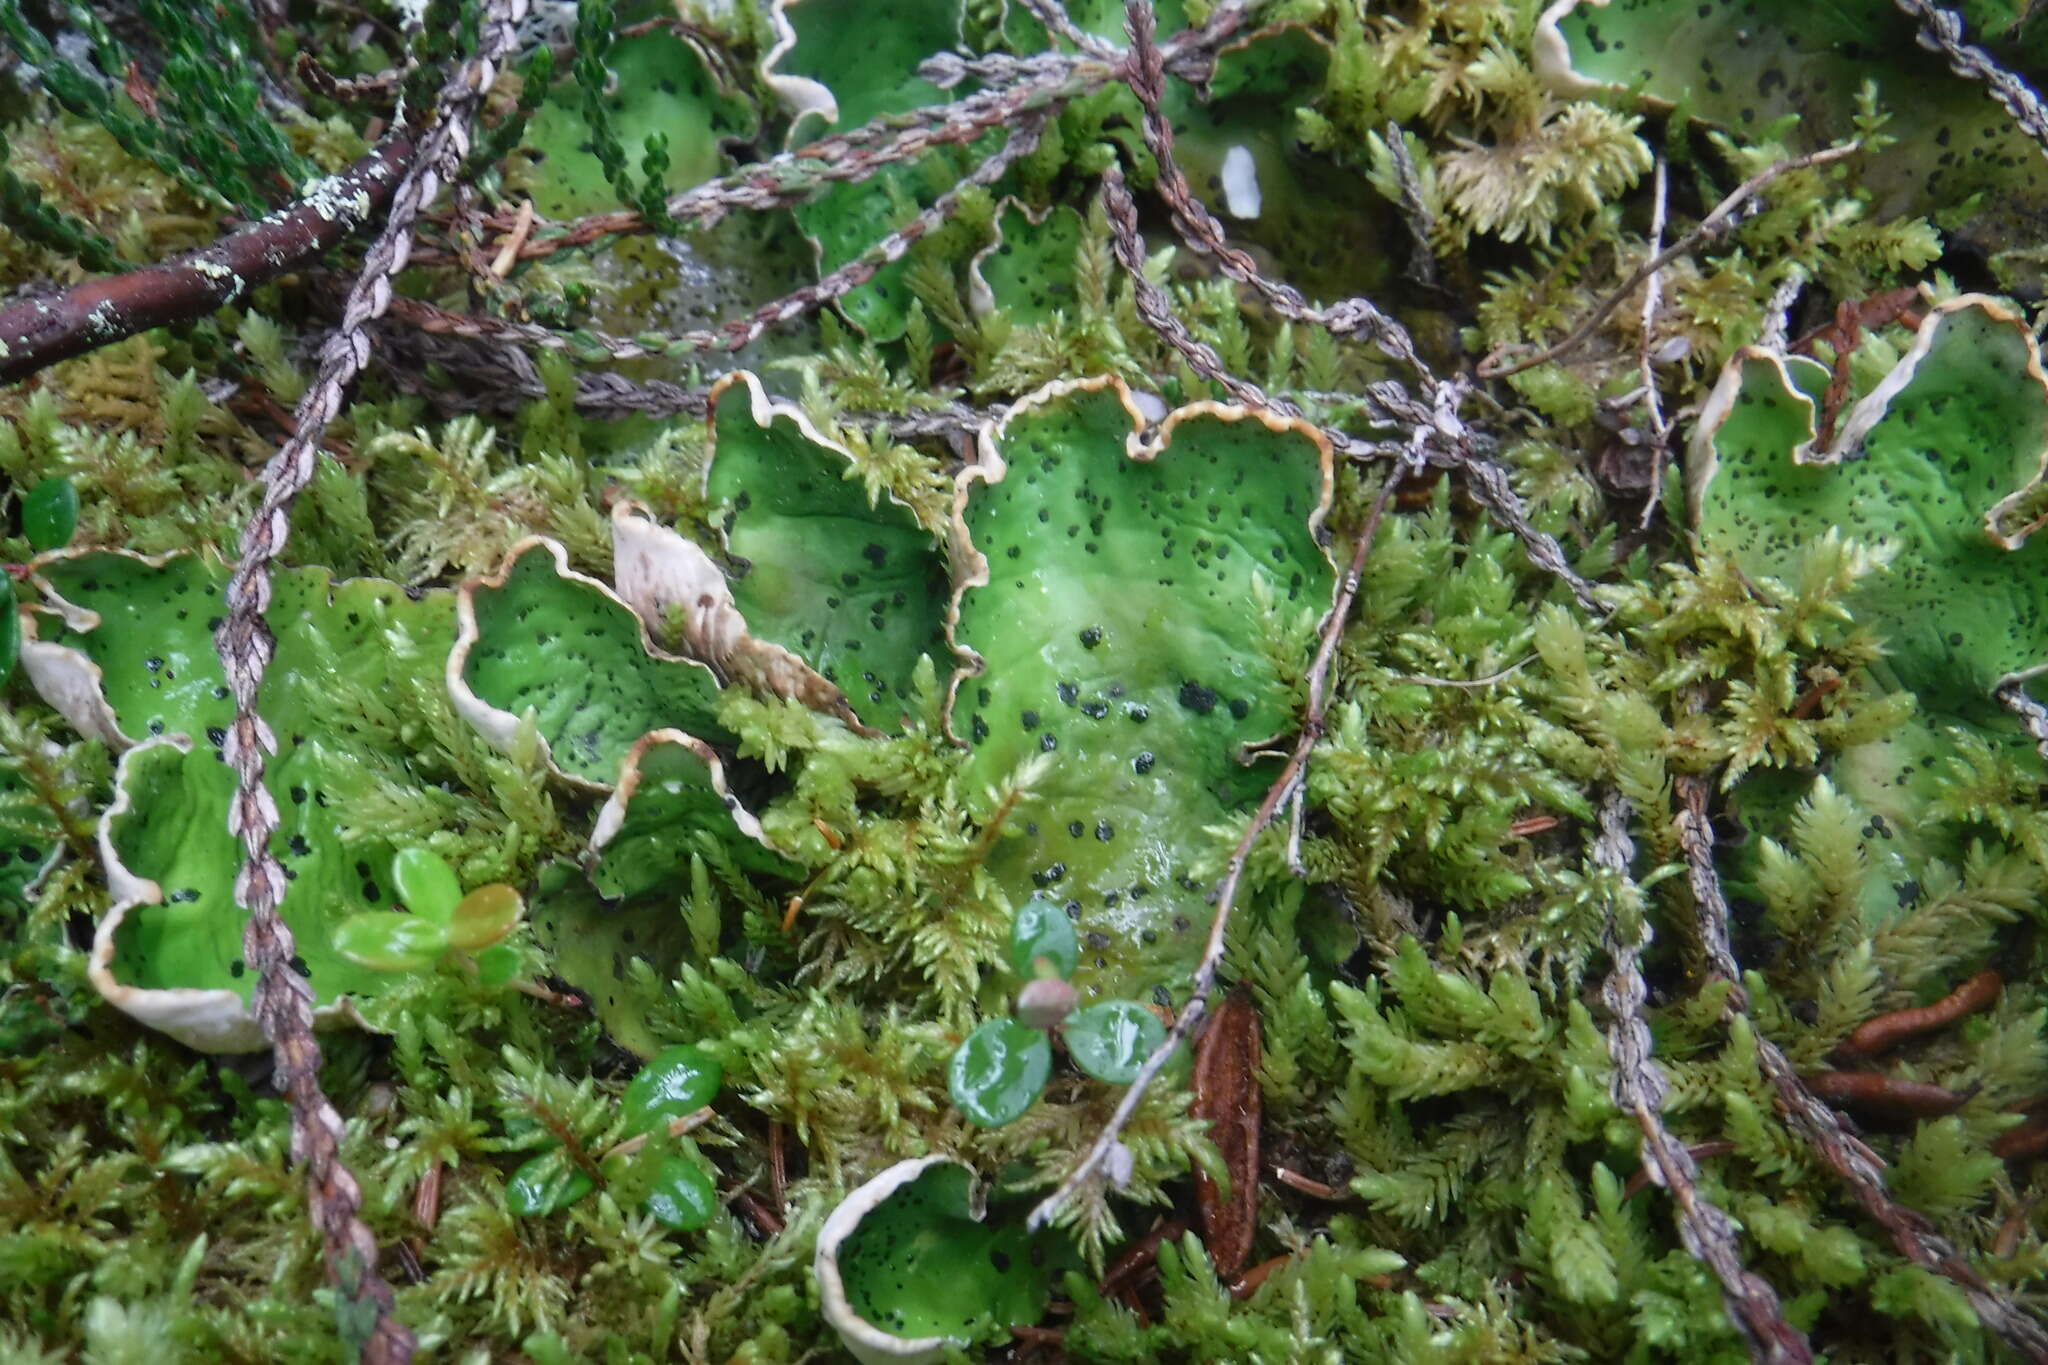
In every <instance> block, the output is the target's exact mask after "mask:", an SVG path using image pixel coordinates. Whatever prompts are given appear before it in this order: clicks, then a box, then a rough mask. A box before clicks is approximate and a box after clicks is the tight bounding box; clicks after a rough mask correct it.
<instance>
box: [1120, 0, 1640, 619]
mask: <svg viewBox="0 0 2048 1365" xmlns="http://www.w3.org/2000/svg"><path fill="white" fill-rule="evenodd" d="M1141 4H1142V0H1141ZM1139 8H1140V5H1134V6H1133V10H1138V9H1139ZM1143 12H1144V13H1145V14H1147V15H1149V13H1150V10H1149V9H1145V10H1144V11H1143ZM1162 164H1163V163H1162ZM1102 203H1103V209H1104V211H1105V213H1106V214H1107V216H1108V218H1109V229H1110V248H1111V250H1112V251H1113V252H1114V253H1115V255H1116V259H1117V264H1118V265H1119V266H1121V267H1122V268H1123V270H1124V273H1125V274H1126V275H1127V276H1128V277H1129V278H1130V282H1131V291H1132V301H1133V302H1134V303H1135V304H1136V306H1137V310H1138V316H1139V317H1141V318H1143V319H1144V321H1145V325H1146V326H1148V327H1150V328H1151V329H1152V330H1153V332H1155V333H1156V334H1157V335H1158V336H1159V339H1160V340H1162V341H1164V342H1165V343H1166V344H1167V345H1168V346H1169V347H1171V348H1172V350H1173V351H1174V352H1175V354H1177V355H1179V356H1180V357H1181V358H1182V359H1183V360H1185V361H1186V362H1187V363H1188V365H1189V367H1190V368H1192V369H1193V370H1194V371H1195V373H1196V374H1198V375H1200V376H1201V377H1202V378H1204V379H1206V380H1208V381H1210V382H1211V383H1213V384H1215V385H1217V386H1218V387H1219V388H1221V389H1222V390H1223V391H1224V392H1225V393H1226V394H1228V395H1229V396H1230V397H1231V399H1232V401H1234V402H1238V403H1242V404H1244V405H1245V406H1246V407H1254V408H1266V409H1268V410H1270V411H1273V412H1278V413H1281V414H1284V415H1286V416H1289V417H1296V418H1301V419H1302V420H1304V421H1306V420H1307V417H1306V416H1305V414H1304V413H1303V412H1302V410H1301V408H1300V407H1299V406H1298V405H1296V404H1295V403H1293V402H1290V401H1289V400H1288V399H1286V398H1283V397H1279V396H1277V395H1269V394H1268V393H1266V391H1265V390H1264V389H1261V388H1260V387H1259V386H1258V385H1257V384H1254V383H1252V382H1251V381H1249V380H1247V379H1241V378H1239V377H1238V376H1237V375H1234V374H1232V373H1231V372H1230V369H1229V367H1228V366H1226V365H1225V364H1224V363H1223V358H1222V357H1221V356H1219V355H1218V354H1217V353H1216V349H1215V348H1214V347H1213V346H1211V345H1209V344H1208V343H1207V342H1205V341H1203V340H1202V339H1201V338H1200V337H1197V336H1195V335H1194V334H1193V333H1192V332H1190V331H1189V330H1188V327H1187V324H1186V323H1184V322H1182V321H1181V320H1180V319H1179V318H1178V317H1176V316H1174V312H1173V305H1172V303H1171V302H1170V301H1169V300H1168V299H1167V297H1166V291H1165V290H1163V289H1161V288H1160V287H1159V286H1158V285H1156V284H1154V283H1152V281H1151V280H1149V279H1147V278H1146V277H1145V241H1144V238H1143V237H1142V236H1141V235H1140V233H1139V230H1138V208H1137V205H1136V204H1135V203H1134V202H1133V201H1132V199H1131V193H1130V190H1129V188H1128V187H1127V186H1126V185H1125V184H1124V177H1123V172H1122V171H1121V170H1119V169H1118V168H1117V167H1116V166H1114V165H1112V166H1110V167H1108V168H1107V169H1106V170H1104V171H1103V173H1102ZM1204 212H1206V210H1204ZM1254 273H1255V272H1254ZM1272 287H1274V288H1279V289H1285V288H1287V286H1284V285H1279V286H1272ZM1289 292H1292V291H1291V290H1290V291H1289ZM1294 297H1295V298H1296V299H1299V298H1300V295H1299V294H1294ZM1352 302H1353V303H1356V304H1359V305H1361V306H1362V307H1365V308H1370V307H1371V305H1370V304H1366V303H1364V301H1363V300H1353V301H1352ZM1324 325H1331V324H1328V323H1325V324H1324ZM1389 326H1390V327H1391V330H1383V331H1381V332H1380V333H1378V334H1377V339H1378V341H1379V342H1380V345H1381V346H1382V348H1383V349H1388V350H1389V351H1390V353H1391V354H1396V355H1404V354H1405V355H1407V356H1411V357H1412V356H1413V346H1412V343H1409V344H1408V345H1407V348H1406V350H1405V351H1403V350H1402V349H1401V347H1402V344H1403V340H1402V339H1404V338H1406V336H1407V333H1406V332H1405V331H1402V330H1400V329H1399V328H1398V327H1397V326H1393V325H1392V324H1391V323H1390V324H1389ZM1333 330H1334V327H1333ZM1413 364H1414V365H1415V367H1416V369H1417V372H1418V373H1419V374H1420V375H1421V376H1422V378H1423V383H1424V385H1425V387H1426V390H1427V392H1428V395H1429V396H1428V401H1427V402H1418V401H1417V400H1416V399H1415V397H1414V396H1413V395H1411V394H1410V393H1409V392H1408V391H1407V390H1406V389H1403V388H1402V387H1401V386H1400V385H1399V384H1392V383H1381V384H1372V385H1368V386H1367V389H1368V392H1367V396H1368V397H1369V398H1370V399H1371V401H1372V402H1374V403H1375V404H1377V405H1378V406H1379V407H1380V408H1381V409H1382V410H1384V411H1385V412H1386V413H1387V415H1388V417H1389V418H1390V419H1391V420H1393V421H1395V422H1397V423H1399V424H1400V425H1403V426H1406V427H1407V429H1408V437H1407V439H1406V440H1405V441H1402V442H1378V443H1376V442H1370V441H1361V440H1359V439H1358V438H1357V437H1354V436H1351V435H1349V434H1348V433H1346V432H1342V431H1339V430H1337V429H1336V428H1334V427H1329V426H1321V427H1319V429H1320V430H1321V431H1322V433H1323V435H1324V436H1325V437H1326V438H1327V439H1328V440H1329V442H1330V444H1331V445H1332V446H1333V447H1334V448H1335V449H1337V450H1338V451H1340V452H1341V453H1343V454H1345V455H1346V456H1351V457H1357V456H1364V455H1375V454H1390V453H1391V454H1398V455H1400V456H1401V457H1402V458H1403V459H1404V460H1405V461H1407V462H1408V463H1409V464H1410V465H1411V466H1413V465H1418V464H1421V463H1423V462H1425V461H1430V462H1434V463H1438V464H1441V465H1444V466H1446V467H1449V468H1455V469H1458V470H1461V471H1463V473H1464V475H1465V480H1466V486H1467V488H1468V489H1469V490H1470V491H1471V493H1472V496H1473V497H1474V498H1475V499H1476V500H1477V501H1478V502H1479V503H1480V505H1482V506H1483V507H1485V508H1486V510H1487V511H1488V512H1489V513H1491V514H1492V515H1493V517H1494V518H1495V520H1497V521H1499V522H1500V523H1501V525H1503V526H1505V527H1507V528H1508V529H1509V530H1510V531H1512V532H1513V533H1514V534H1515V537H1516V539H1518V540H1520V541H1521V542H1522V548H1523V550H1524V552H1525V553H1527V554H1528V556H1529V560H1530V562H1531V563H1533V564H1534V565H1536V567H1538V568H1539V569H1542V570H1544V571H1545V572H1547V573H1551V574H1554V575H1556V576H1557V577H1558V578H1560V579H1562V580H1563V581H1564V583H1565V585H1566V586H1567V587H1569V588H1570V589H1571V592H1572V596H1573V597H1574V598H1576V599H1577V600H1578V602H1579V605H1580V606H1582V607H1584V608H1585V609H1586V610H1588V611H1591V612H1599V611H1601V610H1602V608H1601V605H1600V601H1599V599H1598V598H1596V597H1595V596H1594V595H1593V586H1592V584H1590V583H1588V582H1586V580H1585V579H1584V578H1582V577H1580V576H1579V575H1578V574H1577V573H1576V572H1575V571H1574V570H1573V569H1572V567H1571V565H1570V564H1569V563H1567V562H1566V561H1565V557H1564V550H1563V549H1562V547H1560V546H1559V545H1558V543H1557V538H1556V537H1555V536H1552V535H1550V534H1548V533H1546V532H1543V531H1539V530H1537V529H1536V527H1535V526H1533V525H1532V524H1530V521H1529V518H1528V515H1527V514H1526V513H1525V512H1524V511H1523V510H1522V501H1521V499H1520V498H1519V497H1517V496H1516V495H1515V490H1514V488H1513V487H1512V486H1511V485H1510V484H1509V483H1508V480H1507V476H1506V475H1505V474H1503V473H1502V472H1501V470H1500V468H1499V466H1497V465H1495V464H1494V463H1493V462H1492V461H1490V460H1486V459H1483V458H1481V457H1480V456H1479V454H1478V451H1477V447H1476V443H1475V442H1474V440H1473V438H1472V434H1471V432H1470V430H1469V429H1468V428H1467V427H1466V426H1465V422H1464V419H1463V418H1461V417H1460V416H1459V415H1458V405H1459V402H1460V400H1461V399H1462V398H1463V396H1464V394H1465V392H1466V389H1465V386H1464V384H1463V382H1462V381H1457V382H1450V383H1444V382H1439V381H1437V380H1436V379H1435V378H1434V377H1433V376H1431V375H1430V374H1429V372H1428V370H1427V369H1425V368H1423V367H1422V362H1421V359H1420V358H1419V357H1415V358H1414V359H1413Z"/></svg>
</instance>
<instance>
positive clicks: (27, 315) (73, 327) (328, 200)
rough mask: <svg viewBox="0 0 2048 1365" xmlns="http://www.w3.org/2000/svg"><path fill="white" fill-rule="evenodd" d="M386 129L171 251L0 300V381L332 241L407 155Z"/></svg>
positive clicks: (230, 289)
mask: <svg viewBox="0 0 2048 1365" xmlns="http://www.w3.org/2000/svg"><path fill="white" fill-rule="evenodd" d="M412 150H413V148H412V142H411V140H410V139H409V138H406V137H402V136H399V137H391V138H387V139H386V140H384V141H383V142H381V143H379V144H378V145H377V146H376V147H374V148H372V149H371V150H370V151H369V152H367V153H366V154H365V155H364V156H363V157H362V159H361V160H359V161H357V162H356V163H355V165H353V166H351V167H349V169H348V170H346V171H344V172H342V173H341V174H340V175H337V176H332V177H330V178H328V179H326V180H323V181H321V182H319V183H318V184H316V185H315V186H314V187H313V188H312V190H311V191H310V192H308V193H307V194H306V195H305V196H304V197H303V198H301V199H300V200H299V201H298V202H297V203H295V204H293V205H291V206H290V207H289V208H285V209H280V210H279V211H278V212H276V213H274V214H271V215H270V216H269V217H267V218H265V219H263V220H262V221H261V222H259V223H256V224H255V225H254V226H252V227H248V228H245V229H243V230H242V231H240V232H237V233H233V234H231V235H229V236H227V237H223V238H221V239H220V240H219V241H217V242H215V243H214V244H213V245H211V246H208V247H203V248H201V249H200V250H198V251H195V252H193V253H191V254H190V255H187V256H184V257H181V258H179V259H177V260H172V261H165V262H162V263H160V264H157V265H149V266H144V267H142V268H141V269H140V270H131V271H129V272H128V273H127V274H125V275H109V276H105V277H102V278H100V279H96V280H86V281H85V282H83V283H81V284H77V285H74V286H72V287H71V288H69V289H66V290H64V291H63V292H62V293H60V294H57V295H55V296H54V297H49V298H37V297H33V296H32V297H29V298H25V299H21V300H18V301H16V302H14V303H12V304H9V305H8V306H7V307H5V308H0V384H7V383H12V382H13V381H15V380H17V379H24V378H26V377H28V376H29V375H31V374H34V373H35V372H36V371H37V370H40V369H42V368H43V367H45V366H47V365H54V364H56V363H57V362H58V361H60V360H69V359H70V358H71V357H72V356H75V355H83V354H84V353H85V352H87V351H90V350H94V349H96V348H98V347H101V346H106V345H110V344H112V343H113V342H116V341H120V340H123V339H124V338H127V337H131V336H134V335H135V334H136V333H137V332H146V331H148V330H149V329H150V328H152V327H166V326H169V325H170V324H172V323H177V322H187V321H190V320H191V319H193V318H198V317H204V316H205V315H206V314H208V313H211V312H213V311H214V310H215V309H217V308H221V307H224V306H225V305H227V304H230V303H233V302H234V301H235V300H236V299H238V298H240V297H242V296H243V295H244V294H246V293H248V292H249V290H251V289H253V288H255V287H256V286H257V285H259V284H262V283H264V282H265V281H266V280H273V279H276V278H277V277H278V276H279V275H282V274H284V273H285V272H287V271H290V270H295V269H297V268H299V267H300V266H302V265H304V264H305V263H306V262H308V261H310V260H313V259H315V258H316V257H318V256H319V255H320V253H321V252H323V251H326V250H327V249H328V248H329V247H332V246H335V245H336V244H338V243H340V242H341V241H342V240H343V239H344V238H346V237H348V236H349V234H351V233H353V232H354V231H355V230H356V229H357V228H359V227H361V226H362V225H363V224H364V223H365V222H367V221H369V219H370V218H372V217H373V216H375V215H376V214H377V213H378V212H380V211H381V210H382V209H383V207H384V205H385V204H386V203H387V202H388V201H389V200H390V198H391V191H392V188H393V186H395V185H396V184H397V183H398V173H399V170H400V169H401V168H402V167H403V166H405V165H406V164H407V162H408V160H409V159H410V158H411V156H412Z"/></svg>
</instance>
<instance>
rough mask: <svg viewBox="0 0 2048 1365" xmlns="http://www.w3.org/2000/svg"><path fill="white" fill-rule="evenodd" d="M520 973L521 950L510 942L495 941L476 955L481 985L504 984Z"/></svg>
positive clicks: (477, 973)
mask: <svg viewBox="0 0 2048 1365" xmlns="http://www.w3.org/2000/svg"><path fill="white" fill-rule="evenodd" d="M518 975H519V950H518V949H517V948H515V947H513V946H512V945H511V944H509V943H493V944H492V945H491V946H490V947H488V948H486V949H484V950H483V951H482V952H480V953H478V954H477V955H476V979H477V982H478V984H479V985H484V986H503V985H505V984H506V983H508V982H510V981H511V980H512V979H513V978H514V977H516V976H518Z"/></svg>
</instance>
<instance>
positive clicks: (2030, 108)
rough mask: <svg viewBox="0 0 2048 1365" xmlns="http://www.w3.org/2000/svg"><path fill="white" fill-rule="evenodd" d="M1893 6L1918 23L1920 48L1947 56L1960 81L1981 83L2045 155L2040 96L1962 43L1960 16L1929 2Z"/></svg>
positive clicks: (2046, 115) (2047, 141) (1901, 1)
mask: <svg viewBox="0 0 2048 1365" xmlns="http://www.w3.org/2000/svg"><path fill="white" fill-rule="evenodd" d="M1893 3H1895V4H1896V5H1897V6H1898V7H1899V8H1900V9H1902V10H1904V11H1905V12H1906V13H1907V14H1909V15H1911V16H1912V17H1913V18H1915V19H1917V20H1919V21H1920V33H1919V43H1920V46H1922V47H1924V48H1926V49H1927V50H1928V51H1930V52H1939V53H1941V54H1942V55H1943V56H1945V57H1947V58H1948V65H1949V70H1951V71H1953V72H1955V73H1956V74H1957V75H1958V76H1961V77H1962V78H1963V79H1964V80H1970V81H1981V82H1983V84H1984V88H1985V92H1986V93H1987V94H1989V95H1990V96H1991V98H1992V99H1994V100H1997V101H1998V103H1999V105H2000V106H2001V107H2002V108H2004V110H2005V112H2006V113H2008V114H2010V115H2012V121H2013V122H2014V123H2015V124H2016V125H2018V127H2019V130H2020V131H2021V132H2023V133H2025V134H2026V135H2027V136H2028V137H2030V138H2032V139H2034V141H2035V143H2036V144H2038V145H2039V146H2040V148H2041V149H2042V151H2044V152H2048V109H2044V108H2043V107H2042V105H2041V99H2040V97H2039V96H2038V95H2036V94H2035V93H2034V92H2033V90H2032V88H2030V87H2029V86H2028V85H2027V83H2026V82H2025V81H2023V80H2021V79H2020V78H2019V77H2018V76H2015V75H2014V74H2013V73H2012V72H2010V71H2007V70H2006V69H2005V68H2004V67H2002V66H2000V65H1999V64H1998V63H1997V62H1994V61H1993V60H1991V54H1990V53H1988V52H1986V51H1985V50H1984V49H1983V48H1981V47H1974V46H1972V45H1971V44H1969V43H1966V42H1964V41H1963V20H1962V16H1961V15H1959V14H1956V13H1954V12H1952V11H1950V10H1946V9H1943V8H1942V7H1941V6H1939V5H1937V4H1934V3H1933V0H1893Z"/></svg>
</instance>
